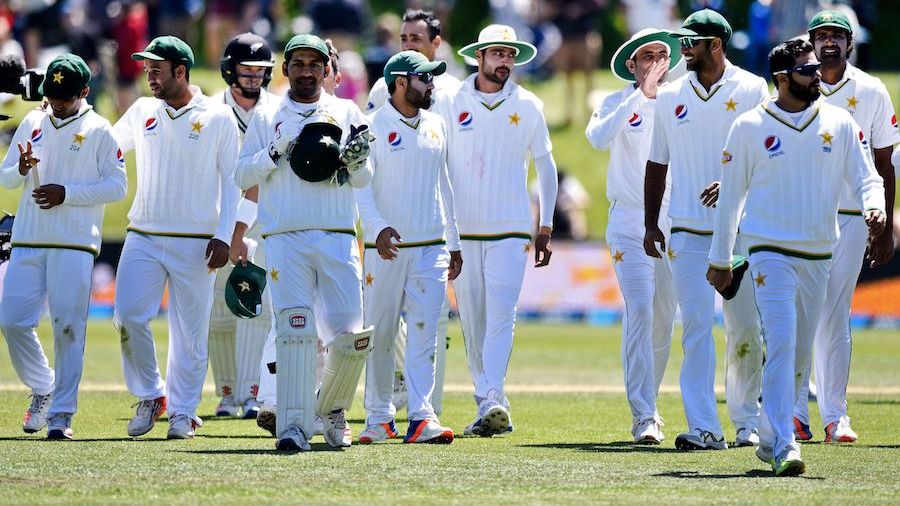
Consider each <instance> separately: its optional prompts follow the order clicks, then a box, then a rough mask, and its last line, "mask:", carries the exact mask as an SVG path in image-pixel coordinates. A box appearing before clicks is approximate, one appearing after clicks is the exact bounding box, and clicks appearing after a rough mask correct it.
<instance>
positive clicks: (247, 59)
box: [219, 32, 275, 88]
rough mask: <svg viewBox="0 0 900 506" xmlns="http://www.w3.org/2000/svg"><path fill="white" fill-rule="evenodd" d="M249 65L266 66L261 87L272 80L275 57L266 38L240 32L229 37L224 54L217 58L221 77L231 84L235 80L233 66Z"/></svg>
mask: <svg viewBox="0 0 900 506" xmlns="http://www.w3.org/2000/svg"><path fill="white" fill-rule="evenodd" d="M238 64H241V65H250V66H254V67H266V76H265V77H264V78H263V82H262V87H263V88H265V87H266V86H267V85H268V84H269V81H271V80H272V67H274V66H275V59H274V58H273V57H272V48H270V47H269V43H268V42H266V39H264V38H262V37H260V36H259V35H255V34H252V33H249V32H248V33H242V34H240V35H238V36H237V37H235V38H233V39H231V41H229V42H228V45H227V46H226V47H225V55H224V56H223V57H222V59H221V60H219V70H220V71H221V72H222V79H224V80H225V82H226V83H227V84H228V85H229V86H231V85H233V84H235V83H236V82H237V72H236V71H235V66H236V65H238Z"/></svg>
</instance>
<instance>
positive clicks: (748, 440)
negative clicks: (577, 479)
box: [734, 427, 759, 448]
mask: <svg viewBox="0 0 900 506" xmlns="http://www.w3.org/2000/svg"><path fill="white" fill-rule="evenodd" d="M742 446H759V433H758V432H757V431H756V429H748V428H746V427H741V428H740V429H738V430H737V433H736V434H735V436H734V447H735V448H739V447H742Z"/></svg>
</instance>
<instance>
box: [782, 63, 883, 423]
mask: <svg viewBox="0 0 900 506" xmlns="http://www.w3.org/2000/svg"><path fill="white" fill-rule="evenodd" d="M820 89H821V92H822V96H823V97H824V101H825V102H826V103H829V104H831V105H834V106H837V107H840V108H842V109H846V110H847V111H848V112H849V113H850V114H851V115H852V116H853V119H854V120H855V121H856V122H857V123H858V124H859V126H860V127H861V128H862V131H863V134H864V135H865V136H866V140H867V142H868V143H869V148H870V149H873V150H874V149H883V148H889V147H891V146H893V145H894V144H896V143H898V142H900V133H898V130H897V117H896V115H895V114H894V106H893V104H891V97H890V95H889V94H888V92H887V89H885V87H884V84H883V83H882V82H881V80H880V79H878V78H877V77H874V76H872V75H869V74H867V73H865V72H863V71H862V70H859V69H858V68H856V67H854V66H852V65H850V64H849V63H848V64H847V69H846V70H845V71H844V75H843V77H842V78H841V80H840V81H839V82H838V83H836V84H834V85H833V86H832V85H829V84H827V83H825V82H822V83H821V85H820ZM867 151H868V150H867ZM873 156H874V155H873ZM838 224H839V225H840V228H841V234H840V237H839V239H838V241H837V244H836V245H835V247H834V256H833V257H832V260H831V270H830V272H829V277H828V285H827V288H826V295H825V309H824V312H823V318H822V319H821V320H820V321H819V327H818V329H817V330H816V340H815V346H814V362H815V370H816V373H815V374H816V386H817V389H818V390H817V401H818V404H819V414H820V415H821V419H822V426H823V427H827V426H828V425H829V424H830V423H832V422H836V421H838V420H839V419H840V418H841V417H842V416H845V415H846V414H847V382H848V380H849V379H850V349H851V347H852V338H851V333H850V302H851V301H852V300H853V292H854V290H855V289H856V280H857V279H858V278H859V270H860V268H861V266H862V264H863V257H864V256H865V253H866V238H867V236H868V229H867V227H866V223H865V220H864V219H863V217H862V213H861V212H860V209H859V204H858V203H857V202H856V200H855V199H854V195H853V193H852V192H851V190H850V189H849V188H847V189H845V190H844V191H843V192H841V196H840V205H839V208H838ZM803 373H804V379H806V378H808V377H809V374H810V371H809V370H808V369H807V370H805V371H803ZM808 399H809V381H806V382H805V383H804V384H803V392H802V393H801V394H800V396H799V397H798V398H797V404H796V405H795V406H794V416H796V417H797V418H799V419H800V420H801V421H802V422H803V423H806V424H809V402H808Z"/></svg>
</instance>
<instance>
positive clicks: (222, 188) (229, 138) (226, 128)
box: [214, 112, 241, 244]
mask: <svg viewBox="0 0 900 506" xmlns="http://www.w3.org/2000/svg"><path fill="white" fill-rule="evenodd" d="M239 145H240V133H239V131H238V127H237V121H236V120H235V119H234V115H233V114H231V113H230V112H229V113H228V114H223V115H222V127H221V131H220V132H219V145H218V152H217V153H216V166H217V167H218V168H219V195H220V200H219V225H218V227H216V234H215V236H214V237H215V238H216V239H218V240H220V241H222V242H224V243H225V244H231V235H232V232H234V224H235V219H236V218H235V216H236V215H237V204H238V200H240V198H241V191H240V190H239V189H238V187H237V185H236V184H235V182H234V171H235V166H236V165H237V160H238V146H239Z"/></svg>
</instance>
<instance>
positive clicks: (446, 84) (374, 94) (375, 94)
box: [366, 72, 462, 113]
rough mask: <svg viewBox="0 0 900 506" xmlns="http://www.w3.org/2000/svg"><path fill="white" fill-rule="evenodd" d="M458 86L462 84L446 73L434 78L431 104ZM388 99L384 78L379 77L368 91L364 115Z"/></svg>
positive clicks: (454, 90)
mask: <svg viewBox="0 0 900 506" xmlns="http://www.w3.org/2000/svg"><path fill="white" fill-rule="evenodd" d="M460 84H462V82H461V81H460V80H459V79H457V78H455V77H453V76H451V75H450V74H448V73H447V72H444V73H443V74H441V75H438V76H434V91H432V92H431V93H432V94H431V97H432V98H431V99H432V102H436V101H438V100H443V99H445V98H447V97H449V96H451V95H453V94H454V93H456V91H457V90H458V89H459V86H460ZM388 98H390V94H389V93H388V87H387V84H386V83H385V82H384V77H379V78H378V80H377V81H375V84H373V85H372V89H371V90H369V100H368V102H367V103H366V113H371V112H372V111H374V110H376V109H378V108H380V107H381V106H382V105H384V104H385V103H386V102H387V100H388Z"/></svg>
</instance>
